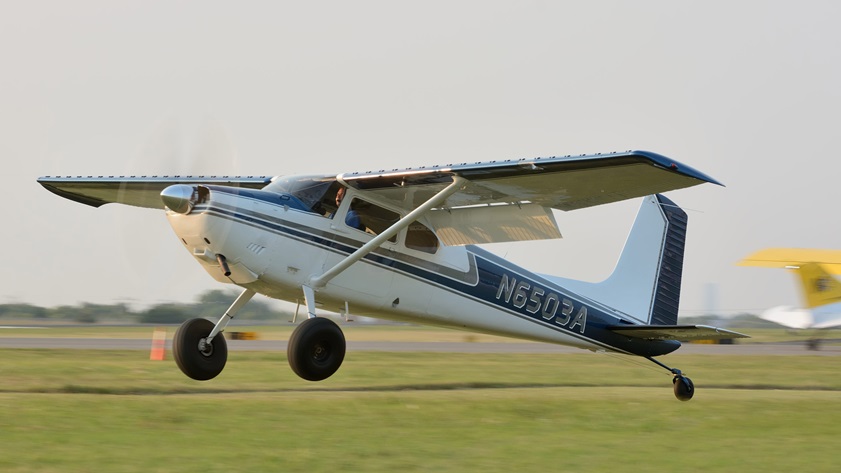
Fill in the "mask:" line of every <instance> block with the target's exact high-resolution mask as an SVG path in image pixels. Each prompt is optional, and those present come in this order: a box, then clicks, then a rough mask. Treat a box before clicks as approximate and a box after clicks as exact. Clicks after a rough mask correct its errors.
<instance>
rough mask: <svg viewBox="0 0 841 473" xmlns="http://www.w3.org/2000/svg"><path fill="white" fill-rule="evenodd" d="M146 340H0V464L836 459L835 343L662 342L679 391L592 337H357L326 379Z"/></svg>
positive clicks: (840, 385) (425, 464) (642, 464)
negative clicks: (676, 347) (125, 344)
mask: <svg viewBox="0 0 841 473" xmlns="http://www.w3.org/2000/svg"><path fill="white" fill-rule="evenodd" d="M147 331H148V330H147ZM454 333H458V332H454ZM387 335H388V334H382V336H387ZM392 335H394V334H392ZM459 335H460V336H464V335H465V334H459ZM68 336H71V335H68ZM377 336H380V335H377ZM349 338H350V336H349ZM392 339H393V338H392ZM148 355H149V354H148V352H145V351H106V350H34V349H32V350H0V374H2V379H3V381H2V383H0V471H3V472H28V471H44V472H67V471H73V472H75V471H90V472H94V471H96V472H100V471H106V472H108V471H113V472H158V471H161V472H162V471H167V472H179V471H184V472H194V471H225V472H231V471H249V472H263V471H314V472H336V471H353V472H381V471H389V472H393V471H435V472H471V471H481V472H497V471H499V472H503V471H504V472H510V471H512V470H515V471H517V470H519V471H581V472H589V471H595V472H601V471H604V472H607V471H610V472H616V471H634V472H645V471H720V472H725V471H726V472H731V471H740V472H751V471H762V472H768V471H801V470H807V469H808V470H809V471H827V472H828V471H838V469H839V468H841V455H839V454H838V452H837V444H838V437H839V434H841V379H839V376H838V373H839V372H841V357H839V356H791V357H785V356H775V357H754V356H733V357H729V356H720V355H672V356H670V357H666V358H665V359H664V360H668V361H669V362H671V363H672V364H675V365H677V366H679V367H680V368H682V369H684V371H685V372H686V373H687V374H688V375H690V376H691V377H692V378H693V380H694V381H695V384H696V387H697V389H698V392H697V394H696V396H695V399H693V400H692V401H690V402H686V403H683V402H679V401H677V400H675V399H674V397H673V395H672V392H671V389H670V379H669V376H668V374H667V373H666V372H665V371H664V370H662V369H658V368H656V367H653V365H651V364H650V363H648V362H645V363H641V364H640V363H634V362H631V360H634V359H631V358H625V357H618V356H606V355H596V354H590V353H587V352H582V353H581V354H571V355H570V354H563V355H558V354H554V355H549V354H540V355H526V354H491V355H487V354H449V353H366V352H349V353H348V356H347V358H346V360H345V364H344V366H343V367H342V369H341V370H339V372H338V373H337V374H336V375H335V376H334V377H333V378H331V379H329V380H327V381H324V382H321V383H309V382H305V381H302V380H300V379H298V378H297V377H295V375H294V374H292V372H291V371H290V369H289V367H288V365H287V364H286V360H285V354H284V353H282V352H238V353H231V356H230V359H229V361H228V366H227V367H226V369H225V371H224V372H223V373H222V374H221V375H220V376H219V377H218V378H217V379H215V380H212V381H209V382H198V381H192V380H189V379H187V378H186V377H184V376H183V375H182V374H181V372H180V371H179V370H178V369H177V367H176V366H175V364H174V363H173V362H172V361H171V360H168V361H165V362H154V361H149V359H148Z"/></svg>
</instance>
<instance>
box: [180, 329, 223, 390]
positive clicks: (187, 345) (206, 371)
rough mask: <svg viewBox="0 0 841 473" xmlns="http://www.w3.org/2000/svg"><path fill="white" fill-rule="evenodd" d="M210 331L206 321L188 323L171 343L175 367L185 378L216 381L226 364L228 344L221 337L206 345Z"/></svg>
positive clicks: (220, 335) (218, 336)
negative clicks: (213, 379) (176, 366)
mask: <svg viewBox="0 0 841 473" xmlns="http://www.w3.org/2000/svg"><path fill="white" fill-rule="evenodd" d="M213 327H214V324H213V322H211V321H209V320H207V319H190V320H188V321H186V322H184V323H183V324H181V326H180V327H178V330H177V331H176V332H175V337H173V339H172V356H173V358H175V363H176V364H178V367H179V368H181V371H182V372H183V373H184V374H186V375H187V376H189V377H190V378H193V379H195V380H198V381H206V380H208V379H212V378H215V377H216V376H217V375H218V374H219V373H221V372H222V369H223V368H225V363H226V362H227V361H228V344H227V342H226V341H225V337H224V336H223V335H222V334H221V333H220V334H219V335H217V336H216V337H214V338H213V340H212V341H211V342H208V341H207V336H208V335H210V332H211V331H212V330H213Z"/></svg>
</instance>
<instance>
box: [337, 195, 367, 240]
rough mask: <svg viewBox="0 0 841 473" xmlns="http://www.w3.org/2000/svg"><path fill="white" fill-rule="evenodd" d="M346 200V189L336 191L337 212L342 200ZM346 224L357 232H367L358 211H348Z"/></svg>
mask: <svg viewBox="0 0 841 473" xmlns="http://www.w3.org/2000/svg"><path fill="white" fill-rule="evenodd" d="M344 198H345V188H344V187H340V188H339V190H338V191H336V210H337V211H338V209H339V205H340V204H341V203H342V199H344ZM345 223H346V224H347V225H348V226H349V227H353V228H355V229H357V230H362V231H365V225H362V221H361V220H360V219H359V213H358V212H357V211H356V210H353V209H349V210H348V211H347V215H346V216H345Z"/></svg>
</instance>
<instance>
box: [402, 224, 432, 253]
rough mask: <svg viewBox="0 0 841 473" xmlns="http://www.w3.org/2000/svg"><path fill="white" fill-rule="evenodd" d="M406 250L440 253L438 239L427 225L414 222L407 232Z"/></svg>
mask: <svg viewBox="0 0 841 473" xmlns="http://www.w3.org/2000/svg"><path fill="white" fill-rule="evenodd" d="M406 248H409V249H412V250H417V251H423V252H424V253H429V254H435V252H436V251H438V237H437V236H435V233H433V232H432V230H430V229H429V228H427V227H426V225H424V224H422V223H419V222H413V223H412V224H411V225H409V229H408V231H407V232H406Z"/></svg>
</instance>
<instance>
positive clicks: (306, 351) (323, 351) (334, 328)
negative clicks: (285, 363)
mask: <svg viewBox="0 0 841 473" xmlns="http://www.w3.org/2000/svg"><path fill="white" fill-rule="evenodd" d="M286 356H287V357H288V358H289V366H291V367H292V371H294V372H295V374H297V375H298V376H300V377H301V378H304V379H306V380H308V381H321V380H323V379H327V378H329V377H330V376H331V375H332V374H333V373H335V372H336V370H338V369H339V366H341V365H342V361H343V360H344V359H345V336H344V334H343V333H342V329H340V328H339V326H338V325H336V323H335V322H333V321H332V320H330V319H325V318H323V317H313V318H309V319H307V320H305V321H303V322H301V325H299V326H298V327H297V328H295V331H294V332H292V336H291V337H290V338H289V345H288V346H287V348H286Z"/></svg>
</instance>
